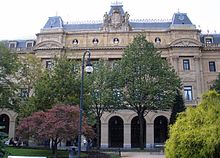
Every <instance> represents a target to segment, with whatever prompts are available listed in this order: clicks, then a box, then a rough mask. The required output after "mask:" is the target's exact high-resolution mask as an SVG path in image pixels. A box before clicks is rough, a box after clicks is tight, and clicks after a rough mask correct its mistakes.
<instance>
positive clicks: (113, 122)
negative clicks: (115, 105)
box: [108, 116, 124, 148]
mask: <svg viewBox="0 0 220 158" xmlns="http://www.w3.org/2000/svg"><path fill="white" fill-rule="evenodd" d="M108 131H109V147H112V148H119V147H120V148H122V147H123V143H124V123H123V120H122V119H121V118H120V117H119V116H113V117H112V118H111V119H110V120H109V122H108Z"/></svg>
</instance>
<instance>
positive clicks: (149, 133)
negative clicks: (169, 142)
mask: <svg viewBox="0 0 220 158" xmlns="http://www.w3.org/2000/svg"><path fill="white" fill-rule="evenodd" d="M153 144H154V124H153V123H147V124H146V148H151V147H152V146H153Z"/></svg>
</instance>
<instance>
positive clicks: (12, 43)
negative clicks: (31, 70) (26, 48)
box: [9, 42, 17, 49]
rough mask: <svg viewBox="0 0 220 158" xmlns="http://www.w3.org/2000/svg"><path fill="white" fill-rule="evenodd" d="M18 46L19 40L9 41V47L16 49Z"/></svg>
mask: <svg viewBox="0 0 220 158" xmlns="http://www.w3.org/2000/svg"><path fill="white" fill-rule="evenodd" d="M16 47H17V42H9V48H10V49H14V48H16Z"/></svg>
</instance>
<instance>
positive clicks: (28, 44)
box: [26, 41, 34, 48]
mask: <svg viewBox="0 0 220 158" xmlns="http://www.w3.org/2000/svg"><path fill="white" fill-rule="evenodd" d="M33 46H34V41H27V42H26V48H32V47H33Z"/></svg>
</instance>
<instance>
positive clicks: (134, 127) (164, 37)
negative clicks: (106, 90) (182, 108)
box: [0, 3, 220, 148]
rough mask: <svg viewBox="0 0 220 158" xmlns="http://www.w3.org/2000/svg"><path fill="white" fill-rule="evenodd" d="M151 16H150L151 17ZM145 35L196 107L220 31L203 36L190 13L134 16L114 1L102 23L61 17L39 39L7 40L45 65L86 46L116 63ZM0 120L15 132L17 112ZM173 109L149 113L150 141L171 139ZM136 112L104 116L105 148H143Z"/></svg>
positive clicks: (209, 79) (218, 59) (216, 67)
mask: <svg viewBox="0 0 220 158" xmlns="http://www.w3.org/2000/svg"><path fill="white" fill-rule="evenodd" d="M146 17H147V15H146ZM140 33H141V34H144V35H145V36H146V38H147V40H148V41H150V42H152V43H154V45H155V47H156V48H158V49H159V50H160V51H161V53H162V54H161V55H162V56H161V57H162V58H164V59H166V60H167V61H168V62H170V63H171V65H172V66H173V67H174V68H175V70H176V72H177V74H178V75H179V76H180V78H181V80H182V85H183V94H184V99H185V104H186V106H195V105H196V104H197V103H198V102H199V101H200V98H201V94H202V93H204V92H206V91H207V90H208V89H209V88H210V86H211V85H212V83H213V80H215V79H216V76H217V75H218V73H219V71H220V55H219V53H220V45H219V43H220V35H219V34H202V33H201V30H199V29H198V28H196V26H195V25H194V24H193V23H192V22H191V21H190V19H189V17H188V16H187V14H186V13H179V12H178V13H174V14H173V17H172V19H171V20H131V19H130V18H129V14H128V12H124V10H123V6H122V5H121V4H118V3H116V4H112V5H111V7H110V11H109V12H108V13H107V12H106V13H104V16H103V20H102V21H94V22H83V23H64V22H63V19H62V18H61V17H59V16H54V17H49V19H48V21H47V22H46V24H45V25H44V27H43V28H42V29H41V30H40V32H39V33H37V34H36V40H21V41H8V46H9V48H10V49H15V50H16V52H17V53H18V54H26V53H34V54H35V55H36V56H37V57H39V58H41V59H42V63H43V65H45V68H50V67H51V66H52V62H53V58H54V57H55V56H59V55H62V54H66V55H67V56H68V58H70V59H81V58H82V54H83V52H84V51H86V50H90V51H91V58H92V60H97V59H100V58H104V59H105V60H108V61H109V62H111V63H112V64H113V63H114V61H115V60H117V59H120V58H121V55H122V53H123V50H124V49H125V47H126V46H127V45H128V44H129V43H131V42H132V40H133V38H134V37H135V36H136V35H138V34H140ZM0 114H1V115H0V121H1V122H2V121H3V120H5V121H6V122H8V125H7V127H8V131H7V132H8V133H9V136H10V137H12V136H13V135H14V129H15V128H14V127H15V119H16V116H17V115H16V113H14V112H12V111H7V110H3V111H0ZM169 117H170V112H168V111H158V112H157V113H155V112H150V113H149V114H147V116H146V117H145V132H144V133H145V134H144V137H145V144H146V147H149V146H151V145H153V144H161V143H164V141H165V140H166V138H167V126H168V123H169ZM138 127H139V126H138V119H137V115H136V113H134V112H133V111H129V110H119V111H117V112H114V113H104V115H103V117H102V119H101V147H102V148H108V147H123V148H132V147H138V146H139V144H138V143H139V142H138V139H139V135H138V132H139V131H138Z"/></svg>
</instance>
